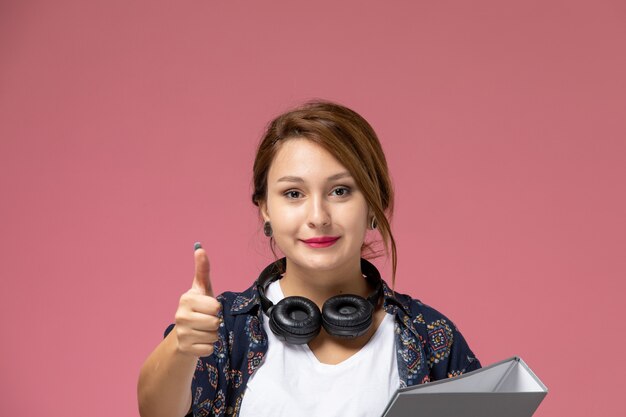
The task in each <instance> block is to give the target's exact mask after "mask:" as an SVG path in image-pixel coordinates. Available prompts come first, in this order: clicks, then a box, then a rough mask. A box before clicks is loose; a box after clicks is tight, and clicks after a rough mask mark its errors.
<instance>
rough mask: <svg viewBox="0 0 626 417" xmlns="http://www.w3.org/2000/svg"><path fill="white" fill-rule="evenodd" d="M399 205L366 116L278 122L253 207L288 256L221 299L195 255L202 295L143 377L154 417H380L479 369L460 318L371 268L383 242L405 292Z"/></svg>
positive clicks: (267, 143) (325, 115)
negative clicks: (395, 230) (430, 385)
mask: <svg viewBox="0 0 626 417" xmlns="http://www.w3.org/2000/svg"><path fill="white" fill-rule="evenodd" d="M393 195H394V194H393V189H392V185H391V180H390V177H389V173H388V169H387V163H386V160H385V156H384V153H383V151H382V148H381V146H380V143H379V141H378V138H377V136H376V133H375V132H374V130H373V129H372V128H371V126H370V125H369V124H368V123H367V121H365V119H363V118H362V117H361V116H360V115H358V114H357V113H355V112H354V111H352V110H350V109H348V108H346V107H344V106H341V105H338V104H335V103H331V102H327V101H312V102H308V103H306V104H304V105H303V106H301V107H299V108H296V109H293V110H291V111H289V112H286V113H284V114H282V115H280V116H279V117H277V118H276V119H274V120H273V121H272V122H271V123H270V124H269V125H268V128H267V130H266V132H265V135H264V137H263V138H262V140H261V143H260V145H259V148H258V151H257V154H256V160H255V162H254V192H253V195H252V201H253V203H254V204H255V205H257V206H258V207H259V214H260V215H261V217H262V219H263V222H264V232H265V235H266V236H267V237H268V238H269V240H270V245H271V248H272V251H273V252H274V253H275V246H278V248H279V249H280V251H281V252H282V253H283V254H284V255H285V256H284V257H283V258H280V259H278V258H277V260H276V261H275V262H273V263H272V264H270V265H268V267H267V268H265V270H264V271H262V272H261V273H260V275H259V278H258V279H257V280H256V281H255V283H254V284H253V285H252V286H251V287H250V288H248V289H247V290H246V291H244V292H241V293H235V292H225V293H223V294H221V295H219V296H217V297H216V298H214V296H213V293H212V290H211V285H210V280H209V263H208V259H207V256H206V253H205V252H204V250H203V249H202V248H201V247H200V245H199V244H196V251H195V259H196V274H195V277H194V281H193V286H192V288H191V289H190V290H189V291H188V292H186V293H185V294H183V296H182V297H181V298H180V303H179V307H178V310H177V312H176V316H175V324H174V325H170V326H169V327H168V329H167V330H166V337H165V339H164V340H163V341H162V342H161V343H160V344H159V346H157V348H156V349H155V350H154V352H152V354H151V355H150V356H149V357H148V359H147V360H146V362H145V363H144V365H143V367H142V369H141V373H140V377H139V383H138V398H139V409H140V413H141V415H142V416H143V417H157V416H167V417H172V416H184V415H185V414H187V413H191V412H193V415H195V416H224V415H228V416H230V415H232V416H246V417H247V416H261V417H263V416H268V417H269V416H272V417H278V416H294V415H297V416H372V417H377V416H380V415H381V414H382V412H383V410H384V408H385V406H386V404H387V402H388V401H389V400H390V398H391V396H392V395H393V393H394V392H395V390H396V389H397V388H399V387H405V386H410V385H415V384H422V383H425V382H429V381H434V380H438V379H442V378H448V377H453V376H456V375H460V374H462V373H465V372H468V371H472V370H474V369H477V368H480V362H479V361H478V359H477V358H476V357H475V356H474V354H473V353H472V351H471V350H470V348H469V347H468V345H467V343H466V342H465V339H464V338H463V336H462V335H461V333H460V332H459V331H458V330H457V328H456V327H455V326H454V324H453V323H452V322H451V321H450V320H449V319H448V318H446V317H445V316H444V315H442V314H441V313H439V312H438V311H436V310H435V309H433V308H431V307H429V306H427V305H425V304H423V303H421V302H420V301H418V300H416V299H413V298H411V297H410V296H408V295H404V294H399V293H396V292H394V291H393V290H392V289H391V288H390V287H389V286H388V285H387V283H386V282H385V281H384V280H383V279H382V278H381V277H380V274H379V272H378V271H377V270H376V268H375V267H374V266H373V265H372V264H371V263H369V262H368V261H366V260H365V259H364V256H365V255H366V254H368V253H370V252H373V251H372V250H371V244H370V242H369V240H368V239H366V237H367V236H366V235H367V234H368V233H375V232H376V231H377V232H379V233H380V235H381V236H382V238H383V243H384V246H385V251H386V252H387V254H389V248H391V256H392V267H393V271H392V284H394V283H395V274H396V264H397V259H396V247H395V242H394V239H393V235H392V232H391V229H390V223H389V219H390V218H391V215H392V213H393Z"/></svg>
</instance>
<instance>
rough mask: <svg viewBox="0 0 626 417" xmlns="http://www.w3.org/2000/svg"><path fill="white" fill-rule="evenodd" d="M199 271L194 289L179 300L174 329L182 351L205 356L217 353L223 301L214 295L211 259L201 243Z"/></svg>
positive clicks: (197, 249) (197, 259) (197, 247)
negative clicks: (214, 351) (216, 347)
mask: <svg viewBox="0 0 626 417" xmlns="http://www.w3.org/2000/svg"><path fill="white" fill-rule="evenodd" d="M194 258H195V265H196V268H195V274H194V277H193V283H192V285H191V288H190V289H189V290H188V291H187V292H185V293H184V294H183V295H182V296H181V297H180V301H179V303H178V309H177V310H176V316H175V323H176V326H174V330H175V331H176V338H177V341H178V350H179V351H180V352H182V353H184V354H187V355H190V356H194V357H201V356H208V355H210V354H212V353H213V343H214V342H216V341H217V339H218V336H217V330H218V328H219V326H220V319H219V318H218V317H217V315H218V313H219V311H220V309H221V308H222V305H221V303H220V302H219V301H218V300H217V299H215V298H214V297H213V289H212V288H211V279H210V276H209V258H208V257H207V254H206V251H205V250H204V249H202V246H200V244H199V243H196V245H195V251H194Z"/></svg>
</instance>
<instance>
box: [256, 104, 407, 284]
mask: <svg viewBox="0 0 626 417" xmlns="http://www.w3.org/2000/svg"><path fill="white" fill-rule="evenodd" d="M296 137H300V138H306V139H309V140H311V141H312V142H314V143H316V144H318V145H320V146H322V147H323V148H324V149H326V150H327V151H328V152H330V154H332V155H333V156H334V157H335V158H337V160H339V161H341V163H342V164H343V165H344V166H345V167H346V168H347V169H348V171H349V172H350V174H351V175H352V176H353V178H354V179H355V182H356V184H357V187H359V189H360V190H361V192H362V193H363V195H364V197H365V200H366V201H367V204H368V205H369V207H371V209H372V211H373V212H374V217H375V218H376V221H377V223H378V230H379V231H380V234H381V236H382V238H383V243H384V247H385V252H386V253H387V255H389V246H391V256H392V268H393V274H392V287H393V286H395V278H396V265H397V253H396V243H395V240H394V238H393V234H392V233H391V225H390V221H391V218H392V216H393V200H394V192H393V186H392V183H391V178H390V176H389V172H388V168H387V161H386V160H385V154H384V153H383V150H382V147H381V145H380V142H379V140H378V137H377V135H376V133H375V132H374V129H372V127H371V126H370V124H369V123H368V122H367V121H366V120H365V119H364V118H363V117H361V116H360V115H359V114H357V113H356V112H354V111H353V110H350V109H349V108H347V107H345V106H342V105H340V104H337V103H333V102H330V101H324V100H313V101H308V102H306V103H305V104H303V105H302V106H300V107H297V108H295V109H293V110H290V111H287V112H286V113H283V114H281V115H280V116H278V117H276V118H275V119H274V120H272V121H271V122H270V123H269V124H268V126H267V128H266V129H265V132H264V134H263V137H262V138H261V141H260V143H259V147H258V149H257V153H256V158H255V160H254V167H253V182H254V192H253V193H252V202H253V203H254V205H256V206H257V207H258V206H259V202H264V201H265V200H266V198H267V175H268V173H269V170H270V166H271V164H272V161H273V160H274V156H275V155H276V153H277V152H278V149H279V147H280V144H281V141H284V140H286V139H290V138H296ZM274 245H275V241H274V238H273V237H272V238H271V239H270V247H271V249H272V253H273V254H274V256H276V252H275V251H274ZM372 246H373V245H372V244H371V243H366V242H364V243H363V246H362V247H361V254H362V255H363V254H364V252H366V251H369V252H370V253H371V254H372V255H373V256H372V257H378V256H379V255H378V254H376V252H375V251H374V250H373V248H372ZM364 257H365V256H364Z"/></svg>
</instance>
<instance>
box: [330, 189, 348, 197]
mask: <svg viewBox="0 0 626 417" xmlns="http://www.w3.org/2000/svg"><path fill="white" fill-rule="evenodd" d="M333 191H341V193H340V194H339V197H344V196H346V195H348V194H350V189H349V188H348V187H337V188H335V189H334V190H333Z"/></svg>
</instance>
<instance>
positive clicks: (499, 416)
mask: <svg viewBox="0 0 626 417" xmlns="http://www.w3.org/2000/svg"><path fill="white" fill-rule="evenodd" d="M547 393H548V389H547V388H546V386H545V385H543V383H542V382H541V381H540V380H539V378H537V376H536V375H535V374H534V373H533V371H532V370H531V369H530V368H529V367H528V365H526V363H524V361H523V360H522V359H521V358H519V357H517V356H514V357H512V358H510V359H506V360H503V361H502V362H498V363H495V364H493V365H489V366H486V367H484V368H481V369H477V370H475V371H472V372H468V373H466V374H463V375H459V376H457V377H454V378H449V379H444V380H441V381H435V382H430V383H427V384H421V385H415V386H412V387H407V388H401V389H399V390H398V391H396V393H395V394H394V396H393V397H392V398H391V401H390V402H389V404H388V405H387V408H386V409H385V412H384V413H383V417H419V416H425V417H530V416H532V414H533V413H534V412H535V410H536V409H537V407H539V403H541V401H542V400H543V398H544V397H545V396H546V394H547Z"/></svg>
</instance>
